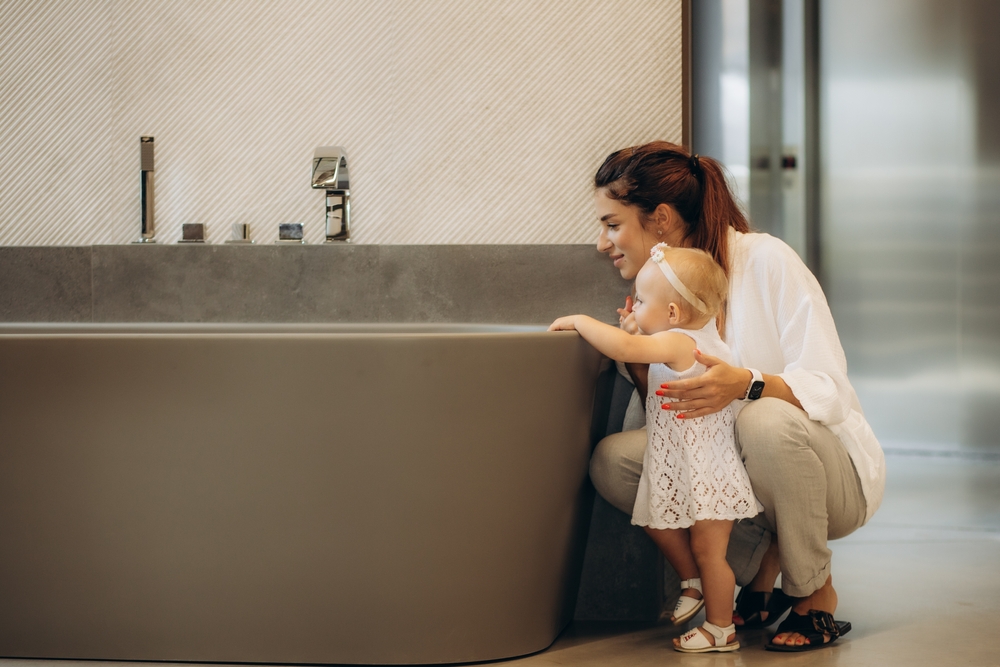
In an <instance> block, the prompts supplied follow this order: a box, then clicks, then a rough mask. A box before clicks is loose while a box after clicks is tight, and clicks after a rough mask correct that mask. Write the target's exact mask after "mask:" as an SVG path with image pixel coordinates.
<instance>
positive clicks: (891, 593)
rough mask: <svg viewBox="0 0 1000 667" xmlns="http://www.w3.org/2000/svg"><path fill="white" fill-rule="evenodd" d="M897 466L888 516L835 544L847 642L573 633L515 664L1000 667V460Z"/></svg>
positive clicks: (667, 632) (931, 460)
mask: <svg viewBox="0 0 1000 667" xmlns="http://www.w3.org/2000/svg"><path fill="white" fill-rule="evenodd" d="M887 462H888V470H889V475H888V477H889V479H888V484H887V489H886V497H885V501H884V502H883V505H882V507H881V509H880V510H879V512H878V513H877V514H876V515H875V517H874V518H873V519H872V520H871V522H870V523H869V524H868V525H867V526H866V527H865V528H862V529H861V530H859V531H858V532H857V533H855V534H854V535H851V536H850V537H848V538H845V539H843V540H839V541H837V542H835V543H834V546H833V550H834V561H833V563H834V565H833V567H834V570H833V572H834V575H833V576H834V583H835V585H836V587H837V590H838V592H839V594H840V609H839V611H838V613H837V617H838V619H843V620H849V621H851V623H852V624H853V626H854V628H853V630H852V631H851V632H850V633H849V634H848V635H846V636H845V637H844V638H843V639H841V640H839V641H838V643H837V645H836V646H832V647H829V648H826V649H823V650H819V651H812V652H809V653H803V654H798V655H788V654H782V653H772V652H769V651H765V650H764V649H763V644H764V642H765V641H766V640H767V635H766V634H765V633H764V632H763V631H755V632H747V633H743V634H742V635H741V638H740V641H741V643H742V644H743V648H742V649H741V650H740V651H738V652H737V653H733V654H714V655H682V654H679V653H676V652H674V651H673V650H670V649H669V648H667V647H668V646H669V643H670V640H671V637H674V636H676V635H677V634H679V631H678V630H675V629H674V628H672V627H671V626H663V625H661V626H657V627H653V628H644V629H635V628H633V629H631V630H628V629H619V630H618V631H617V632H615V631H610V630H609V629H608V628H603V629H602V628H596V627H590V628H583V627H571V628H570V630H569V631H568V632H567V633H566V634H565V635H564V636H563V637H561V638H560V639H559V640H557V641H556V643H555V645H553V646H552V647H551V648H550V649H549V650H547V651H545V652H543V653H539V654H537V655H533V656H530V657H528V658H523V659H521V660H516V661H511V663H509V664H516V665H518V667H522V666H524V667H528V666H531V667H536V666H541V665H580V666H584V665H595V666H596V665H601V666H603V667H615V666H617V665H621V666H623V667H624V666H628V667H642V666H643V665H662V664H676V665H692V666H697V667H730V666H734V667H738V666H741V665H747V666H750V665H850V666H851V667H863V666H866V665H872V666H878V667H889V666H893V665H901V666H902V665H906V666H908V667H910V666H912V667H916V666H921V665H928V666H931V665H933V666H935V667H940V666H951V665H962V666H966V665H968V666H977V667H978V666H997V665H1000V461H997V460H996V459H995V458H992V459H991V458H986V457H980V458H964V459H963V458H957V457H951V456H947V457H946V456H928V455H896V454H890V455H889V456H888V457H887ZM702 620H703V619H702V618H701V617H700V616H699V617H698V618H696V619H695V621H696V622H697V623H700V622H701V621H702ZM505 664H508V663H505Z"/></svg>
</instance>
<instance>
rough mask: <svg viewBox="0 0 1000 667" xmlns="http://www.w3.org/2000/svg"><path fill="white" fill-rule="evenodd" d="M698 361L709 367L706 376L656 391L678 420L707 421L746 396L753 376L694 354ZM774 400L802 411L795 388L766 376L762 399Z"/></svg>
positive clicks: (779, 377)
mask: <svg viewBox="0 0 1000 667" xmlns="http://www.w3.org/2000/svg"><path fill="white" fill-rule="evenodd" d="M694 358H695V361H698V362H700V363H702V364H705V366H707V367H708V370H707V371H705V372H704V373H703V374H702V375H700V376H698V377H694V378H688V379H686V380H675V381H673V382H671V383H669V384H665V385H662V386H661V388H660V389H657V390H656V395H657V396H663V397H664V403H663V409H664V410H675V411H677V413H678V415H677V416H678V417H680V416H681V415H683V418H685V419H686V418H688V417H704V416H705V415H710V414H712V413H713V412H718V411H719V410H721V409H722V408H724V407H726V406H727V405H729V404H730V403H732V402H733V401H736V400H740V399H742V398H743V397H744V396H746V393H747V388H748V387H749V386H750V381H751V380H752V379H753V374H752V373H750V371H749V370H747V369H746V368H737V367H735V366H730V365H729V364H727V363H726V362H724V361H722V360H721V359H718V358H716V357H712V356H709V355H707V354H702V353H701V352H700V351H699V350H695V351H694ZM764 396H771V397H774V398H780V399H781V400H783V401H787V402H788V403H791V404H792V405H794V406H795V407H797V408H800V409H801V408H802V404H801V403H799V399H797V398H795V394H793V393H792V390H791V388H789V386H788V384H786V383H785V380H784V379H783V378H782V377H781V376H780V375H766V374H765V375H764V391H763V393H762V394H761V398H763V397H764Z"/></svg>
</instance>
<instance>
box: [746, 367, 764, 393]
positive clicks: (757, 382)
mask: <svg viewBox="0 0 1000 667" xmlns="http://www.w3.org/2000/svg"><path fill="white" fill-rule="evenodd" d="M747 370H748V371H750V373H751V374H752V375H753V377H752V378H750V384H749V386H747V395H746V396H744V397H743V400H744V401H756V400H757V399H758V398H760V395H761V394H762V393H763V392H764V376H763V375H761V374H760V371H759V370H757V369H756V368H748V369H747Z"/></svg>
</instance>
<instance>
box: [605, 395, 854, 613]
mask: <svg viewBox="0 0 1000 667" xmlns="http://www.w3.org/2000/svg"><path fill="white" fill-rule="evenodd" d="M736 444H737V447H738V448H739V449H740V452H741V454H742V456H743V463H744V465H745V466H746V469H747V473H748V474H749V475H750V482H751V483H752V484H753V489H754V493H755V494H756V496H757V499H758V500H760V502H761V504H762V505H763V506H764V511H763V512H762V513H760V514H758V515H757V516H756V517H754V518H753V519H747V520H743V521H740V522H738V523H737V524H736V526H734V527H733V533H732V536H731V537H730V544H729V552H728V554H727V560H728V561H729V564H730V566H731V567H732V568H733V572H734V573H735V574H736V579H737V582H738V583H739V584H740V585H741V586H742V585H746V584H747V583H748V582H749V580H750V579H752V578H753V575H754V574H755V573H756V571H757V568H758V567H759V566H760V559H761V557H762V556H763V553H764V551H765V550H766V549H767V546H768V544H769V543H770V536H771V535H772V534H773V535H776V536H777V540H778V548H779V554H780V559H781V581H782V589H783V590H784V591H785V593H787V594H788V595H791V596H794V597H805V596H807V595H809V594H811V593H813V592H814V591H815V590H816V589H818V588H819V587H820V586H822V585H823V583H824V582H825V581H826V579H827V577H828V576H829V574H830V559H831V552H830V549H829V548H828V547H827V540H832V539H836V538H838V537H844V536H845V535H849V534H850V533H852V532H854V531H855V530H856V529H857V528H859V527H860V526H861V524H862V523H863V522H864V519H865V512H866V509H867V506H866V503H865V497H864V493H863V491H862V489H861V481H860V480H859V479H858V474H857V472H856V471H855V470H854V464H853V463H852V462H851V458H850V456H848V454H847V451H846V450H845V449H844V447H843V445H842V444H841V442H840V440H839V439H838V438H837V436H836V435H834V434H833V432H831V431H830V429H828V428H827V427H825V426H823V425H821V424H819V423H818V422H814V421H812V420H810V419H809V418H808V417H807V416H806V413H805V412H803V411H802V410H800V409H799V408H796V407H795V406H793V405H791V404H790V403H787V402H785V401H782V400H779V399H776V398H762V399H760V400H758V401H754V402H753V403H750V404H749V405H747V406H746V407H744V408H743V410H742V411H741V412H740V415H739V417H738V418H737V420H736ZM645 448H646V431H645V430H639V431H626V432H623V433H615V434H612V435H609V436H608V437H606V438H604V439H603V440H601V442H600V443H598V445H597V448H596V449H595V450H594V455H593V457H592V458H591V461H590V477H591V479H592V480H593V482H594V486H595V487H596V488H597V491H598V492H599V493H600V494H601V495H602V496H603V497H604V499H605V500H607V501H608V502H609V503H611V504H612V505H614V506H615V507H617V508H618V509H620V510H622V511H623V512H626V513H628V514H631V513H632V506H633V505H634V504H635V496H636V490H637V489H638V486H639V477H640V475H641V474H642V458H643V453H644V451H645Z"/></svg>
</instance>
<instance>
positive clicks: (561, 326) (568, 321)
mask: <svg viewBox="0 0 1000 667" xmlns="http://www.w3.org/2000/svg"><path fill="white" fill-rule="evenodd" d="M575 330H576V315H567V316H566V317H560V318H559V319H558V320H556V321H555V322H553V323H552V324H550V325H549V331H575Z"/></svg>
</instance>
